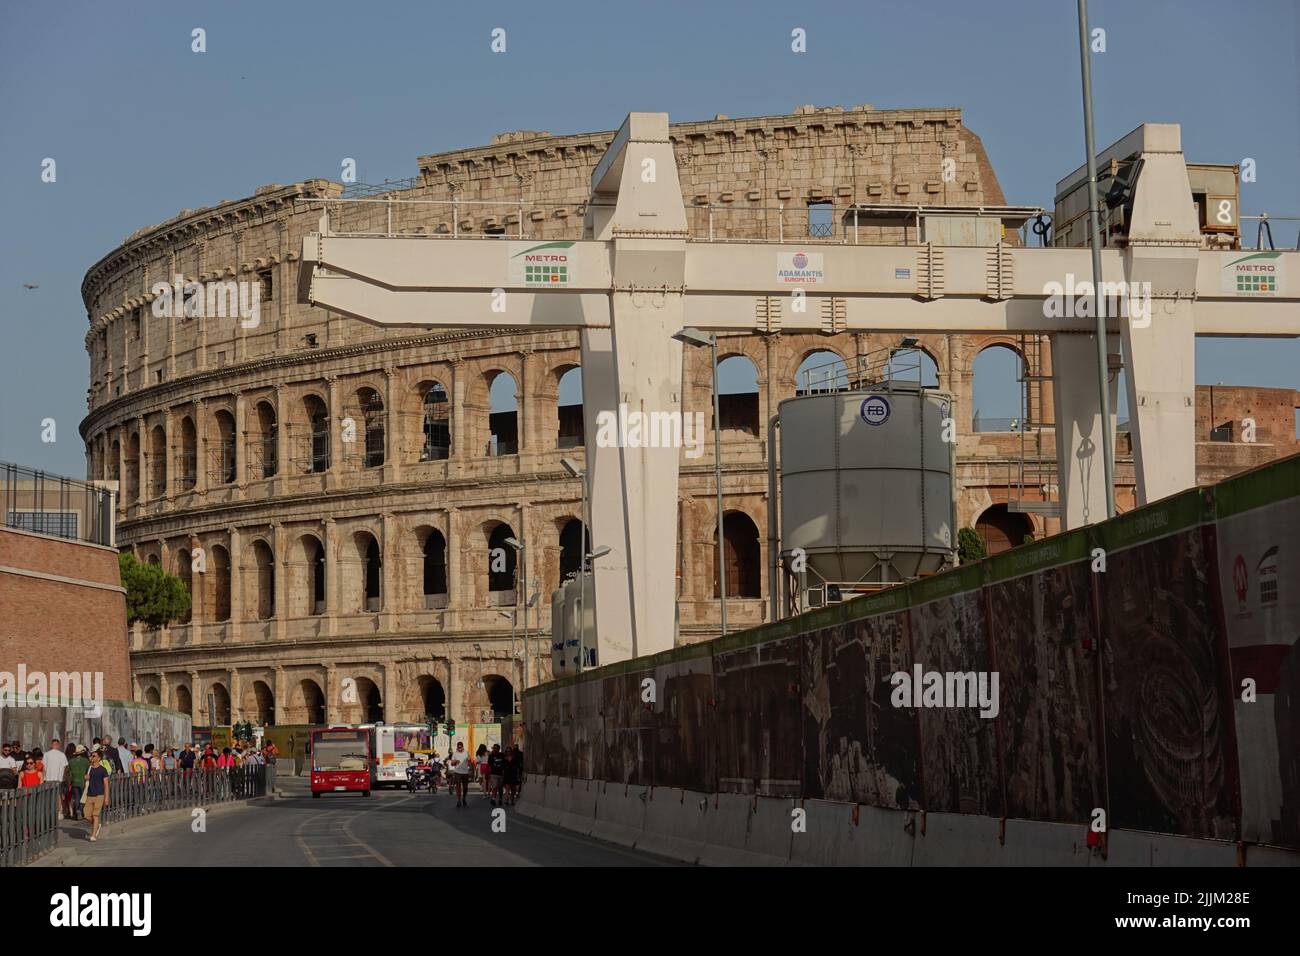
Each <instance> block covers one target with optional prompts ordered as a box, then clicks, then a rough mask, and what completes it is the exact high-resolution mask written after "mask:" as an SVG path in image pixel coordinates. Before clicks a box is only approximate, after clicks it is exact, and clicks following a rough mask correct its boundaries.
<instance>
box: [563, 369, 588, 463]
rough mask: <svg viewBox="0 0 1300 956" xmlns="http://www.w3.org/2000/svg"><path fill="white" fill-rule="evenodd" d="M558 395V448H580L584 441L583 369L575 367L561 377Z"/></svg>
mask: <svg viewBox="0 0 1300 956" xmlns="http://www.w3.org/2000/svg"><path fill="white" fill-rule="evenodd" d="M558 395H559V400H558V401H557V402H556V413H557V415H558V417H559V429H560V430H559V438H558V439H557V441H556V447H557V448H580V447H582V443H583V441H584V438H583V436H584V427H583V419H582V369H581V368H579V367H577V366H575V367H573V368H571V369H569V370H568V371H567V372H565V373H564V374H563V375H561V376H560V383H559V390H558Z"/></svg>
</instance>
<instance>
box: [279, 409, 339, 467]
mask: <svg viewBox="0 0 1300 956" xmlns="http://www.w3.org/2000/svg"><path fill="white" fill-rule="evenodd" d="M332 427H333V426H332V419H331V418H330V416H329V415H324V414H322V415H318V416H316V417H314V418H313V419H312V420H311V421H309V422H304V423H294V422H290V423H289V424H288V428H289V441H288V444H289V462H288V467H289V469H290V471H291V473H292V474H296V475H310V474H319V473H320V472H324V471H328V470H329V467H330V429H331V428H332Z"/></svg>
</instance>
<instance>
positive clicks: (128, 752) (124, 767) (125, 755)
mask: <svg viewBox="0 0 1300 956" xmlns="http://www.w3.org/2000/svg"><path fill="white" fill-rule="evenodd" d="M134 756H135V744H132V745H131V746H130V747H127V745H126V738H125V737H118V738H117V759H116V760H114V761H113V762H114V763H115V764H117V772H118V773H127V772H128V769H129V768H130V766H131V758H132V757H134Z"/></svg>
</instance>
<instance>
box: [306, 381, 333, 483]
mask: <svg viewBox="0 0 1300 956" xmlns="http://www.w3.org/2000/svg"><path fill="white" fill-rule="evenodd" d="M303 411H304V412H305V414H306V416H307V423H308V429H307V466H308V467H307V471H309V472H312V473H320V472H322V471H326V470H328V469H329V466H330V417H329V411H328V409H326V407H325V403H324V402H323V401H322V400H321V399H320V398H319V397H318V396H316V395H308V396H307V397H306V398H304V399H303Z"/></svg>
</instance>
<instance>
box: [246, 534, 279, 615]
mask: <svg viewBox="0 0 1300 956" xmlns="http://www.w3.org/2000/svg"><path fill="white" fill-rule="evenodd" d="M249 554H250V557H251V559H252V560H251V561H250V564H251V566H252V570H253V575H252V580H251V581H250V582H249V584H250V591H251V593H250V597H251V600H250V601H249V602H248V607H247V608H246V611H247V613H248V617H249V620H256V621H269V620H270V619H271V618H272V617H274V616H275V551H274V550H273V549H272V548H271V545H270V544H269V543H268V542H267V540H266V539H265V538H254V539H253V540H252V541H251V542H249Z"/></svg>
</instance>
